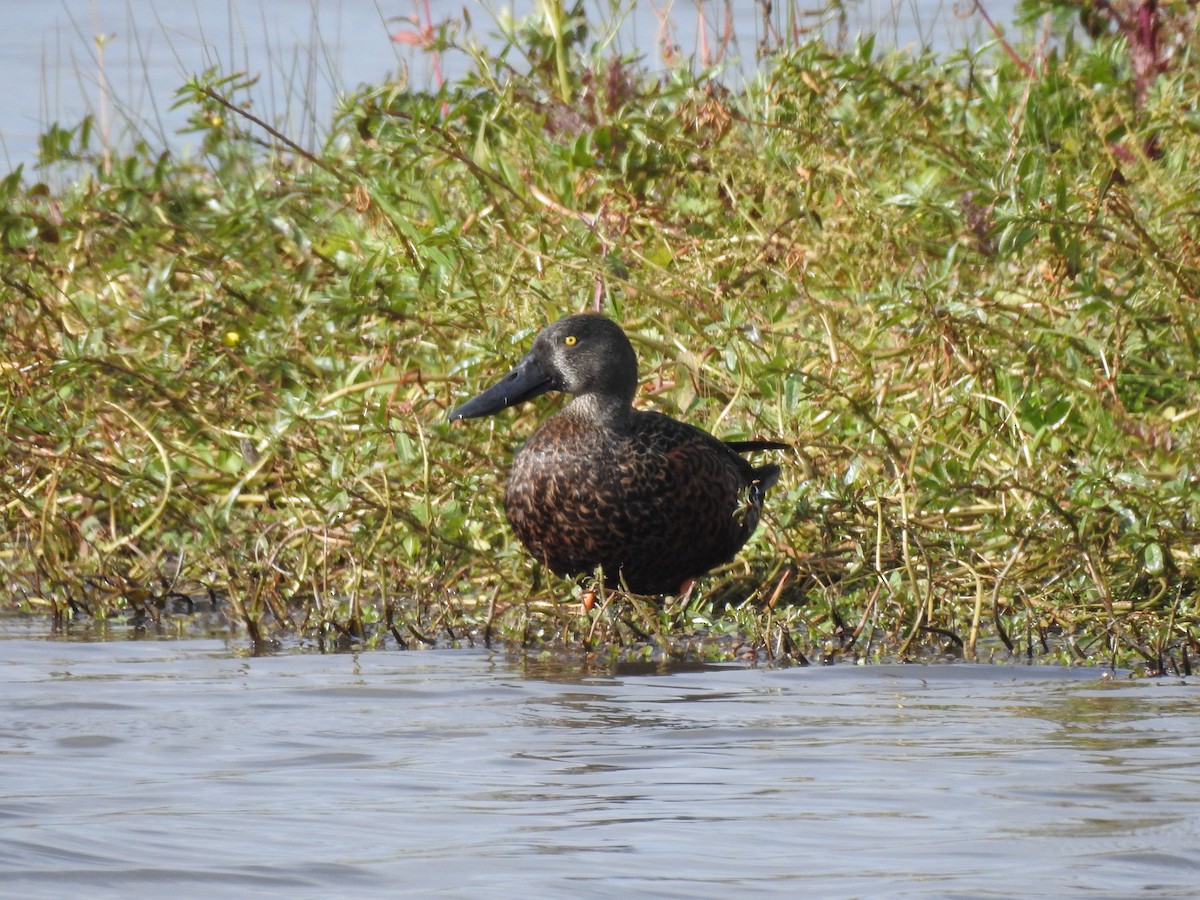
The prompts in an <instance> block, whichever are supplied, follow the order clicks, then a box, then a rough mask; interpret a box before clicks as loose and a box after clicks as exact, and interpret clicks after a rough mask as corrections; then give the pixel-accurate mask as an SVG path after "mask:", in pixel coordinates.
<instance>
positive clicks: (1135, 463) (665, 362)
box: [0, 5, 1200, 672]
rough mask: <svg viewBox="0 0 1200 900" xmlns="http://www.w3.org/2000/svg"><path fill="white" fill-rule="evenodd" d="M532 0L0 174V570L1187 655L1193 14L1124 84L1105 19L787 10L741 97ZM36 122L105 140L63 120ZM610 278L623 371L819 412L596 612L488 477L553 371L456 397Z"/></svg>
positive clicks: (353, 635)
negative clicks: (473, 25) (272, 122)
mask: <svg viewBox="0 0 1200 900" xmlns="http://www.w3.org/2000/svg"><path fill="white" fill-rule="evenodd" d="M551 6H553V5H551ZM551 24H554V23H551ZM545 25H546V23H545V22H544V21H543V20H540V19H533V20H530V21H529V22H527V23H524V24H523V25H519V26H514V27H513V30H512V31H511V33H510V34H509V43H508V46H507V47H506V49H504V50H503V51H502V52H500V53H498V54H496V55H495V56H494V57H490V58H489V57H485V56H483V55H477V57H476V59H475V64H474V66H475V68H474V72H473V74H472V75H471V76H470V77H469V78H467V79H465V80H463V81H461V82H459V83H457V84H455V85H450V86H446V87H444V88H443V89H441V90H440V91H438V92H436V93H422V92H416V91H412V90H408V89H406V87H405V86H404V85H403V84H400V83H397V84H387V85H382V86H378V87H374V88H370V89H362V90H360V91H359V92H357V93H356V94H354V95H353V96H350V97H348V98H347V99H346V101H345V104H344V106H343V108H342V111H341V112H340V114H339V116H338V117H337V120H336V122H335V123H334V124H333V126H332V128H331V130H330V135H329V138H328V140H327V142H326V144H325V145H324V146H323V147H321V148H320V149H319V150H312V149H302V148H300V147H298V146H296V145H295V144H293V143H292V142H291V141H290V140H288V138H287V136H286V135H283V134H280V133H278V132H276V131H274V130H273V129H271V128H270V127H269V126H267V125H266V123H262V122H260V121H258V120H257V119H256V118H255V117H254V116H253V113H252V111H246V110H244V109H243V108H242V107H241V105H240V104H241V102H242V97H243V90H244V84H243V83H242V82H239V81H238V80H236V79H234V78H230V77H219V76H217V75H216V74H215V73H213V74H210V75H209V76H206V77H204V78H200V79H197V80H196V81H195V82H193V83H192V84H190V85H188V86H187V87H186V88H185V89H184V90H183V91H182V92H181V95H180V102H181V103H185V104H188V105H189V107H190V108H191V110H192V111H193V113H192V126H193V128H194V129H195V130H196V131H197V132H198V133H200V134H201V135H202V136H203V152H202V153H201V154H199V155H198V156H197V157H196V158H194V159H179V158H176V157H174V156H173V155H171V154H168V153H160V152H158V151H152V150H150V149H147V148H145V147H138V148H136V149H134V150H132V151H128V152H127V153H125V155H123V156H116V157H113V158H112V159H111V160H107V159H106V160H105V161H104V162H103V163H100V162H96V163H95V164H94V165H92V166H91V167H90V169H89V170H88V172H87V174H86V175H85V176H84V177H80V178H79V179H78V180H76V181H74V182H73V183H72V184H71V185H70V186H69V187H67V188H65V189H62V190H51V189H49V188H47V187H46V186H45V185H44V184H41V183H33V182H32V180H31V176H30V173H28V172H22V171H18V172H15V173H13V174H12V175H10V176H8V177H7V178H5V179H3V180H0V195H2V199H3V202H2V203H0V237H2V248H0V280H2V284H3V287H2V288H0V291H2V292H3V296H4V298H5V302H4V304H3V307H2V308H0V341H2V343H3V346H4V347H5V348H6V352H5V354H4V355H3V358H2V359H0V444H2V451H3V455H4V459H5V461H6V462H5V465H4V467H3V468H2V469H0V510H2V514H0V560H2V562H3V570H4V572H5V574H6V577H5V592H4V595H3V596H4V599H3V601H2V602H3V604H4V605H5V606H6V607H8V608H10V609H15V610H20V611H24V612H26V613H32V614H39V615H47V616H50V617H52V618H53V620H54V621H55V622H56V623H58V624H59V625H60V626H63V627H66V626H67V625H68V624H69V623H70V622H72V621H78V620H81V619H90V620H105V619H109V618H113V617H132V619H133V620H134V621H135V622H139V623H147V624H148V623H152V622H154V623H160V626H161V627H170V624H167V625H163V624H162V623H178V622H184V623H186V622H187V621H188V620H189V617H190V616H191V615H193V614H196V610H197V609H199V608H201V607H205V608H212V607H215V608H217V609H219V610H220V611H221V612H222V613H223V614H224V615H225V616H226V617H227V618H228V619H229V620H230V621H231V622H233V623H235V624H237V625H238V626H239V627H243V628H244V629H245V630H246V632H247V633H248V635H249V637H250V639H251V640H252V641H253V642H255V643H256V644H261V643H263V642H269V641H272V640H276V639H280V638H284V637H299V638H301V639H303V640H311V641H315V642H319V643H321V644H322V645H323V646H324V645H327V644H329V645H334V644H341V643H344V642H353V643H356V644H357V643H365V644H368V645H395V644H398V645H399V646H402V647H416V646H424V645H445V644H448V643H455V642H460V641H464V642H465V641H485V640H492V641H506V642H513V643H518V644H522V645H525V646H531V647H541V648H553V647H559V646H567V647H582V648H586V649H588V650H593V651H597V652H601V653H607V654H613V655H619V654H635V655H636V654H641V653H657V652H661V651H663V650H666V651H667V652H670V653H673V654H692V655H695V656H697V657H700V658H706V659H711V658H733V657H753V658H759V659H768V658H769V659H776V660H787V659H796V660H800V659H808V660H818V659H826V660H833V659H842V658H847V659H855V658H859V659H874V658H882V657H896V656H899V657H908V656H912V655H923V654H930V653H934V654H941V653H950V654H954V655H964V656H967V657H968V658H983V659H988V658H1007V657H1009V656H1021V657H1025V656H1031V657H1034V658H1048V659H1056V660H1062V661H1071V662H1097V663H1106V664H1107V663H1116V664H1122V665H1131V664H1140V665H1141V666H1142V667H1144V668H1145V669H1146V670H1148V671H1151V672H1159V671H1188V670H1189V669H1190V659H1191V658H1192V657H1193V656H1194V655H1195V653H1196V650H1197V639H1198V637H1200V627H1198V614H1200V582H1198V575H1200V571H1198V565H1200V559H1198V554H1200V533H1198V531H1197V529H1198V527H1200V478H1198V476H1197V461H1198V460H1200V435H1198V431H1200V422H1198V421H1197V420H1198V418H1200V375H1198V372H1200V359H1198V356H1200V339H1198V337H1197V333H1198V331H1200V307H1198V301H1200V175H1198V174H1197V173H1200V106H1198V101H1197V98H1198V97H1200V67H1197V66H1196V65H1195V64H1194V62H1193V60H1192V58H1191V54H1192V53H1193V52H1194V50H1195V43H1194V37H1193V38H1192V39H1191V41H1192V43H1191V44H1187V43H1184V44H1182V45H1180V46H1178V47H1176V48H1175V53H1176V56H1175V57H1174V59H1173V64H1172V65H1170V66H1166V65H1164V66H1162V72H1161V74H1160V75H1159V76H1158V77H1157V79H1155V80H1154V81H1153V83H1152V84H1151V85H1150V86H1148V87H1146V88H1145V90H1143V89H1142V87H1141V86H1140V84H1139V85H1138V86H1137V87H1136V88H1135V85H1134V83H1133V81H1132V80H1131V76H1130V63H1129V54H1128V52H1127V45H1126V44H1125V43H1124V39H1123V38H1122V37H1121V35H1120V34H1119V33H1114V34H1101V35H1098V37H1097V39H1096V40H1095V41H1094V42H1090V43H1087V44H1086V45H1085V44H1080V43H1076V42H1075V41H1074V40H1073V39H1071V37H1070V36H1069V35H1068V36H1066V37H1064V38H1063V39H1061V40H1060V41H1059V43H1058V46H1057V49H1056V50H1055V51H1054V52H1052V53H1049V54H1048V55H1047V54H1042V55H1037V54H1035V53H1034V52H1033V51H1027V52H1022V51H1021V50H1020V48H1017V50H1015V51H1013V50H1012V48H1008V49H1009V51H1011V52H1000V50H999V49H997V48H996V47H994V46H991V47H984V48H980V49H978V50H977V51H973V52H969V53H968V52H963V53H960V54H956V55H951V56H947V57H944V58H934V57H932V56H928V55H906V54H894V55H885V54H880V53H878V52H876V51H875V48H874V47H873V46H872V44H871V43H870V42H866V43H863V44H860V45H858V46H856V47H854V48H852V49H849V50H845V51H840V50H836V49H834V48H831V47H829V46H827V45H826V44H823V43H821V42H819V41H813V42H809V43H799V44H796V43H794V42H791V41H785V42H782V44H781V46H779V47H777V48H775V49H774V50H773V51H772V52H771V53H770V54H769V56H768V58H767V59H765V60H764V62H763V64H762V74H761V75H760V76H758V77H756V78H755V79H752V80H751V81H749V82H748V83H747V84H746V85H745V86H744V87H739V88H737V89H736V90H734V89H728V88H726V87H723V86H722V82H721V79H720V77H719V76H718V75H717V74H716V73H711V72H710V73H706V74H701V75H694V74H692V73H691V71H690V70H689V69H688V67H687V66H686V65H683V64H682V63H680V64H677V65H675V66H672V67H671V68H670V69H669V71H667V72H666V73H665V74H657V75H652V74H650V73H649V72H647V71H646V70H645V69H643V68H641V67H640V66H639V64H638V63H637V62H636V61H633V60H630V59H624V58H620V57H615V56H613V55H611V54H610V53H609V52H608V51H607V50H605V49H604V48H605V46H606V45H605V43H604V42H603V41H599V40H596V39H595V37H594V35H592V34H591V32H590V31H589V30H588V27H587V23H586V22H583V21H582V20H580V19H578V18H575V19H572V20H570V22H565V21H557V25H558V27H545ZM568 25H569V26H570V27H568ZM1193 34H1194V32H1193ZM518 55H520V56H523V59H522V62H521V63H520V65H519V66H517V67H516V68H513V67H512V66H511V65H510V62H509V61H510V59H515V58H517V56H518ZM43 156H44V159H45V160H46V161H48V162H49V161H53V160H55V159H71V160H76V161H80V162H83V163H85V164H87V163H89V162H90V161H91V160H93V159H99V157H100V154H98V153H96V151H95V149H94V147H93V146H92V140H91V135H90V131H89V123H87V122H84V123H82V124H81V125H79V126H78V127H76V128H73V129H63V128H57V127H56V128H54V129H52V130H51V131H50V133H48V134H47V135H46V137H45V138H44V140H43ZM597 308H598V309H600V310H602V311H604V312H606V313H607V314H609V315H611V316H613V317H614V318H616V319H618V320H619V321H621V322H622V323H623V324H624V326H625V327H626V330H627V331H628V332H629V333H630V335H631V337H632V338H633V339H634V342H635V346H636V348H637V350H638V354H639V357H640V358H641V361H642V388H641V391H640V394H639V401H638V402H639V403H640V404H642V405H644V406H647V407H653V408H659V409H662V410H664V411H666V412H668V413H670V414H672V415H675V416H677V417H679V418H682V419H685V420H687V421H690V422H692V423H694V424H696V425H698V426H700V427H703V428H705V429H707V430H710V431H712V432H714V433H715V434H717V435H719V436H722V437H727V438H780V439H784V440H786V441H788V442H789V443H791V444H792V445H793V446H794V447H795V453H794V454H793V455H791V456H790V457H789V458H787V459H785V460H783V462H784V469H785V472H784V476H783V478H782V479H781V482H780V484H779V486H778V487H777V488H776V489H775V490H774V491H773V492H772V493H771V494H770V495H769V496H768V498H767V503H766V511H765V516H764V519H763V523H762V524H761V525H760V528H759V530H758V532H757V534H756V535H755V537H754V538H753V539H752V541H751V542H750V544H749V545H747V547H746V548H745V549H744V550H743V552H742V554H741V555H740V556H739V558H738V560H737V561H735V562H734V563H732V564H730V565H729V566H727V567H725V568H724V569H722V570H720V571H718V572H715V573H712V574H710V575H709V576H708V577H707V578H706V579H704V580H703V581H702V582H701V583H700V585H699V587H698V589H697V590H696V591H695V592H693V594H692V595H691V597H689V598H688V599H687V600H686V601H677V600H672V601H668V602H666V603H665V604H658V603H652V602H648V601H645V600H643V599H639V598H634V597H626V596H622V595H620V594H619V593H616V594H604V595H602V596H601V597H600V598H599V601H598V602H597V603H596V604H595V605H594V606H592V607H591V608H590V609H585V608H584V607H583V606H582V605H581V604H580V602H579V601H580V594H581V589H580V588H579V587H575V586H572V585H570V584H567V583H565V582H563V581H561V580H558V579H556V578H554V577H553V576H550V575H549V574H548V573H543V572H539V571H537V569H536V568H535V567H534V565H533V564H532V563H531V561H530V560H529V558H528V557H527V555H526V554H525V553H524V552H523V551H522V550H521V548H520V546H519V545H518V544H517V542H516V539H515V538H514V537H513V536H512V534H511V532H510V531H509V529H508V527H507V524H506V523H505V522H504V517H503V513H502V512H501V509H500V503H499V498H500V494H501V489H502V478H503V476H504V472H505V471H506V469H507V466H508V463H509V461H510V459H511V455H512V451H513V449H514V446H515V445H516V444H517V443H518V442H519V441H520V440H521V438H522V437H523V436H524V435H527V434H528V433H529V432H530V431H531V430H532V429H533V427H534V425H535V423H536V422H537V421H538V420H539V419H541V418H542V417H544V416H545V415H547V414H548V413H549V410H550V409H551V408H552V407H553V404H552V403H551V402H548V401H547V402H542V403H535V404H528V405H527V406H526V407H523V408H521V409H518V410H514V411H512V412H510V413H508V414H505V415H501V416H498V417H497V418H496V419H494V420H488V421H483V422H475V423H470V425H469V426H466V427H464V426H463V425H462V424H461V423H460V424H459V425H456V426H454V427H450V426H449V425H448V424H447V423H446V421H445V419H446V412H447V410H448V409H449V408H451V407H452V406H453V405H455V403H456V402H458V401H460V400H461V399H462V398H464V397H465V396H467V395H468V394H470V393H472V392H474V391H475V390H476V389H478V388H479V387H481V386H482V385H484V384H487V383H490V381H491V380H493V379H494V378H495V377H496V376H497V375H499V374H502V373H503V372H505V371H507V369H508V366H509V364H511V363H512V362H513V361H514V360H515V359H516V358H517V357H518V356H519V355H520V354H521V353H522V352H524V349H526V348H527V347H528V344H529V341H530V339H531V337H532V334H533V333H534V332H535V331H536V330H537V329H538V328H539V327H540V326H541V325H543V324H545V323H546V322H548V321H551V320H553V319H556V318H558V317H560V316H561V315H563V314H565V313H568V312H572V311H578V310H584V309H597Z"/></svg>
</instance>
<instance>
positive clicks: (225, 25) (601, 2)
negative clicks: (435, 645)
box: [0, 0, 1015, 176]
mask: <svg viewBox="0 0 1200 900" xmlns="http://www.w3.org/2000/svg"><path fill="white" fill-rule="evenodd" d="M981 2H982V3H983V8H984V9H986V10H987V12H988V14H989V15H990V17H991V18H992V20H993V21H995V22H996V23H997V24H999V25H1001V26H1011V24H1012V22H1013V21H1014V18H1015V12H1014V10H1015V0H981ZM589 3H590V4H591V6H590V7H589V8H593V9H594V10H595V15H594V18H593V20H592V21H593V22H594V23H596V24H599V23H602V22H604V21H606V20H609V19H611V18H612V16H611V14H610V13H609V12H608V10H609V6H608V3H607V2H606V0H589ZM624 5H625V6H627V7H628V10H629V12H628V15H626V16H625V17H624V19H623V20H622V24H621V27H620V28H619V29H618V30H617V33H616V34H615V35H614V37H613V43H612V46H613V48H614V49H615V50H617V51H621V52H627V53H636V54H638V55H640V56H641V57H642V58H643V62H644V64H645V65H646V66H647V67H648V68H649V69H650V70H651V71H654V70H656V69H657V68H661V67H662V62H661V59H660V57H661V53H660V47H661V46H662V45H663V43H664V40H663V37H664V35H668V34H669V40H667V41H666V43H668V44H672V45H674V46H677V47H678V48H679V50H680V52H681V53H682V54H683V56H684V57H687V58H692V57H698V56H699V53H700V50H701V48H702V47H703V46H705V45H706V44H707V46H709V47H710V48H713V47H715V45H716V43H717V35H719V34H720V33H721V31H722V30H723V29H724V27H725V22H726V10H728V13H729V23H730V24H731V26H732V31H733V35H734V37H735V43H734V45H733V46H732V47H731V48H730V50H729V53H728V54H727V56H726V57H725V64H726V65H727V66H733V67H734V68H737V67H739V66H740V67H743V69H744V70H752V69H753V68H754V66H755V52H756V48H757V47H758V45H759V42H760V41H761V40H762V39H763V38H764V37H765V36H766V34H765V25H764V23H763V16H762V10H763V4H762V3H761V2H755V0H729V2H728V4H726V3H722V2H715V0H685V2H678V3H674V2H669V0H664V2H656V3H651V2H648V0H641V2H638V0H632V2H628V3H626V4H624ZM797 5H798V6H799V8H800V11H801V12H802V16H801V19H800V22H799V24H800V25H802V26H803V27H804V28H806V29H808V30H809V31H811V32H812V33H813V34H824V35H826V36H827V37H829V38H830V39H835V38H837V37H838V35H839V34H841V33H843V32H844V33H845V34H846V35H847V36H848V38H849V39H853V37H854V36H855V35H860V34H861V35H865V34H877V35H878V36H879V43H880V45H881V46H883V45H887V46H895V47H901V48H922V47H930V48H933V49H935V50H939V51H941V52H948V51H954V50H959V49H962V48H963V47H965V46H967V45H970V44H975V45H977V44H979V43H980V42H982V41H986V40H988V39H990V36H991V35H990V31H989V30H988V29H987V27H986V25H985V22H984V19H983V17H982V16H981V15H979V14H978V12H976V7H975V3H974V0H841V2H840V3H839V4H838V5H839V6H840V7H841V8H842V10H843V11H844V16H843V17H841V18H839V17H838V16H835V15H834V14H833V13H831V12H830V10H829V9H828V8H826V7H827V4H825V3H823V2H821V0H817V2H814V3H812V4H810V5H808V6H804V5H800V4H797ZM774 6H775V9H776V10H783V9H785V8H787V7H788V3H786V2H777V3H776V4H775V5H774ZM535 8H536V2H534V0H519V2H510V3H502V2H498V3H487V2H479V0H465V2H464V0H429V2H428V9H429V12H428V19H431V20H432V21H433V22H434V23H435V24H436V23H440V22H445V21H448V20H452V21H456V22H458V23H460V24H465V19H466V16H469V17H470V19H471V27H470V29H465V28H464V29H460V31H459V36H460V39H461V40H462V41H463V42H464V43H466V42H468V41H469V40H473V41H475V42H478V43H480V44H481V45H483V46H484V47H487V48H490V49H492V50H495V49H496V48H498V47H499V45H500V41H499V39H498V38H497V37H496V32H497V27H496V22H497V20H498V19H499V18H501V17H504V16H506V15H508V16H518V17H519V16H523V15H527V14H529V13H530V12H532V11H533V10H534V9H535ZM413 17H416V18H417V19H418V20H419V22H421V23H424V22H425V21H426V13H425V3H424V2H423V0H305V2H296V0H223V2H201V0H3V2H0V84H4V85H5V90H4V92H3V93H2V94H0V171H3V172H7V171H10V170H12V169H13V168H15V167H16V166H17V165H25V166H26V167H28V168H29V169H30V170H31V171H30V172H29V173H27V174H30V175H31V176H32V174H33V172H32V168H33V165H34V163H35V161H36V158H37V147H38V136H39V135H40V134H42V133H43V132H44V131H45V130H46V129H47V128H48V126H49V125H51V124H52V123H58V124H59V125H61V126H63V127H66V128H70V127H73V126H75V125H76V124H78V123H79V122H80V120H81V119H82V118H83V117H84V116H85V115H89V114H90V115H93V116H94V117H95V125H94V132H95V135H96V137H97V143H104V144H106V145H109V146H113V147H117V148H120V147H122V146H126V147H127V146H128V145H129V143H130V141H133V140H144V141H146V142H147V143H148V144H149V145H150V146H152V147H155V148H171V149H174V150H176V151H179V152H183V153H188V152H195V150H196V145H197V144H198V139H197V138H196V137H195V136H194V135H188V134H186V133H183V132H182V129H184V128H185V127H186V125H187V121H188V114H189V112H190V108H189V107H187V106H184V107H181V108H174V109H173V108H172V107H173V105H174V104H175V101H176V91H177V90H178V89H179V88H180V87H181V86H182V85H183V84H184V83H185V81H186V80H187V79H189V78H191V77H193V76H195V75H198V74H200V73H202V72H204V71H205V70H208V69H210V68H214V67H215V68H217V69H219V70H220V71H221V72H222V73H225V74H232V73H235V72H245V73H247V74H249V75H250V76H255V77H258V79H259V81H258V83H257V84H256V85H255V86H254V87H253V88H252V89H251V90H250V96H251V98H252V103H253V108H252V111H253V112H254V113H255V114H256V115H259V116H260V117H262V118H264V119H266V120H267V121H270V122H271V123H273V124H275V125H278V126H279V127H281V128H283V130H284V131H285V132H286V133H287V134H288V136H289V137H290V138H292V139H294V140H296V141H298V142H299V143H301V144H302V145H305V146H309V147H314V146H316V145H317V144H318V143H319V140H320V138H321V136H322V134H323V129H325V128H327V127H328V124H329V123H330V121H331V120H332V117H333V114H334V110H335V108H336V105H337V101H338V98H339V97H340V96H342V95H343V94H344V93H345V92H346V91H347V90H350V89H352V88H354V87H355V86H357V85H359V84H362V83H372V84H374V83H382V82H384V81H385V80H387V79H389V78H395V77H397V76H398V74H399V73H404V74H403V77H405V78H407V79H408V81H409V83H410V84H412V85H413V86H414V87H415V88H419V89H427V88H431V87H432V86H433V84H434V80H435V74H434V68H433V60H432V58H431V56H430V55H429V54H427V53H424V52H422V51H421V50H419V49H417V48H416V47H414V46H412V45H411V44H404V43H396V42H394V41H392V40H391V36H392V35H393V34H397V33H399V32H403V31H410V32H411V31H413V30H414V29H415V26H414V25H413V24H412V23H411V22H407V21H405V20H407V19H412V18H413ZM778 18H781V17H778ZM664 21H665V22H666V23H668V25H669V32H665V31H664V30H663V22H664ZM438 62H439V64H440V65H441V67H442V77H443V78H445V79H447V80H449V81H454V80H455V79H457V78H460V77H462V75H463V73H464V72H465V71H466V70H467V69H468V68H469V67H470V65H471V62H470V59H469V57H468V55H467V54H466V53H464V52H461V51H450V52H448V53H445V54H442V55H441V56H440V57H439V60H438Z"/></svg>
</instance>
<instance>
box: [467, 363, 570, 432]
mask: <svg viewBox="0 0 1200 900" xmlns="http://www.w3.org/2000/svg"><path fill="white" fill-rule="evenodd" d="M554 387H555V384H554V379H553V378H551V377H550V376H549V375H547V374H546V373H545V372H543V371H542V368H541V366H539V365H538V364H537V362H536V361H535V360H534V358H533V354H532V353H530V354H528V355H526V356H525V358H524V359H522V360H521V361H520V362H519V363H517V366H516V368H515V369H513V370H512V371H511V372H509V373H508V374H507V375H505V376H504V377H503V378H502V379H500V381H498V382H496V384H494V385H492V386H491V387H490V388H488V389H487V390H486V391H484V392H483V393H482V394H479V395H478V396H477V397H472V398H471V399H470V400H468V401H467V402H466V403H464V404H463V405H462V406H460V407H458V408H457V409H454V410H451V411H450V421H451V422H453V421H455V420H456V419H478V418H479V417H480V416H490V415H493V414H494V413H498V412H500V410H502V409H506V408H507V407H509V406H516V405H517V404H518V403H524V402H525V401H526V400H532V399H533V398H534V397H538V396H541V395H542V394H544V393H546V391H551V390H554Z"/></svg>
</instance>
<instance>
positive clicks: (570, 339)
mask: <svg viewBox="0 0 1200 900" xmlns="http://www.w3.org/2000/svg"><path fill="white" fill-rule="evenodd" d="M563 343H564V344H566V345H567V346H568V347H574V346H575V345H576V344H578V343H579V338H577V337H575V335H573V334H568V335H567V336H566V337H565V338H563Z"/></svg>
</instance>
